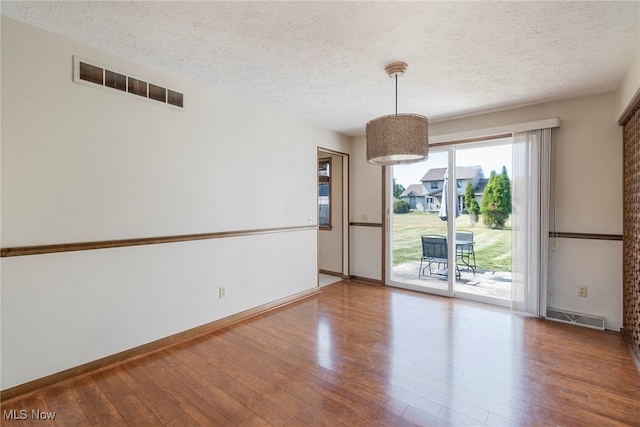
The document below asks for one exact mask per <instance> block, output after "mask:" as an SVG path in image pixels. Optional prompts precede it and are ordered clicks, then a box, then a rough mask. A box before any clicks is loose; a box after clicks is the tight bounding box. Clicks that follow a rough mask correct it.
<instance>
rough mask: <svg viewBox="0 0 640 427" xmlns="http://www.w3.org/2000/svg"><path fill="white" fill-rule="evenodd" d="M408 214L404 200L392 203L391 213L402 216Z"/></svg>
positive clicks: (407, 204)
mask: <svg viewBox="0 0 640 427" xmlns="http://www.w3.org/2000/svg"><path fill="white" fill-rule="evenodd" d="M407 212H409V203H407V202H405V201H404V200H394V201H393V213H397V214H403V213H407Z"/></svg>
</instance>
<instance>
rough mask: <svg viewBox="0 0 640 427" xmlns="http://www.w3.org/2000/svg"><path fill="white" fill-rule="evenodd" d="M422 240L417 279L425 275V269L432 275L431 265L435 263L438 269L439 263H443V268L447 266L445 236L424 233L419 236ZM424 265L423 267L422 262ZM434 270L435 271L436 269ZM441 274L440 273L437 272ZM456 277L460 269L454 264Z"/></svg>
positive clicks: (458, 275)
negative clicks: (424, 234)
mask: <svg viewBox="0 0 640 427" xmlns="http://www.w3.org/2000/svg"><path fill="white" fill-rule="evenodd" d="M421 240H422V257H420V270H419V271H418V279H419V278H420V277H422V276H426V274H425V272H424V271H425V270H426V269H427V268H428V269H429V275H432V274H433V272H432V270H431V265H432V264H434V263H437V265H438V270H440V265H441V264H444V266H445V268H447V263H448V253H449V252H448V249H447V238H446V237H444V236H440V235H435V234H434V235H426V236H421ZM424 263H426V265H425V266H424V267H423V264H424ZM438 270H436V273H437V271H438ZM439 274H441V273H439ZM456 278H457V279H459V278H460V270H458V267H457V266H456Z"/></svg>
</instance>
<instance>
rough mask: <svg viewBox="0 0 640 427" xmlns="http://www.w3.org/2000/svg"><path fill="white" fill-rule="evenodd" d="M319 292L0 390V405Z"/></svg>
mask: <svg viewBox="0 0 640 427" xmlns="http://www.w3.org/2000/svg"><path fill="white" fill-rule="evenodd" d="M321 292H322V289H320V288H317V287H316V288H312V289H309V290H307V291H303V292H299V293H297V294H294V295H291V296H289V297H285V298H281V299H279V300H276V301H274V302H271V303H267V304H263V305H260V306H258V307H255V308H252V309H249V310H246V311H243V312H240V313H236V314H233V315H231V316H228V317H225V318H223V319H219V320H215V321H213V322H210V323H206V324H204V325H201V326H197V327H195V328H192V329H188V330H186V331H183V332H178V333H177V334H174V335H170V336H168V337H165V338H160V339H159V340H156V341H153V342H150V343H147V344H143V345H140V346H138V347H134V348H131V349H129V350H125V351H122V352H120V353H116V354H113V355H111V356H107V357H103V358H101V359H98V360H94V361H92V362H89V363H85V364H83V365H80V366H76V367H73V368H70V369H67V370H64V371H61V372H57V373H55V374H51V375H48V376H46V377H42V378H39V379H36V380H33V381H29V382H27V383H24V384H20V385H17V386H15V387H10V388H8V389H5V390H2V391H0V401H2V402H3V404H4V403H6V402H7V401H8V400H12V399H16V398H22V397H26V396H27V395H29V394H32V393H36V392H38V391H41V390H43V389H45V388H47V387H50V386H52V385H55V384H60V383H62V382H65V381H71V380H73V379H75V378H78V377H79V376H81V375H87V374H93V373H97V372H99V371H102V370H105V369H109V368H112V367H114V366H117V365H120V364H122V363H125V362H129V361H132V360H135V359H138V358H141V357H144V356H148V355H150V354H152V353H156V352H159V351H165V350H167V349H169V348H171V347H174V346H176V345H179V344H182V343H184V342H185V341H188V340H193V339H195V338H198V337H201V336H203V335H206V334H209V333H211V332H214V331H217V330H219V329H222V328H225V327H228V326H231V325H233V324H236V323H239V322H242V321H244V320H248V319H251V318H253V317H256V316H259V315H261V314H265V313H267V312H270V311H273V310H276V309H279V308H282V307H284V306H286V305H289V304H292V303H294V302H297V301H300V300H303V299H305V298H309V297H312V296H314V295H317V294H319V293H321Z"/></svg>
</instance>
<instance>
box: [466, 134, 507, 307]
mask: <svg viewBox="0 0 640 427" xmlns="http://www.w3.org/2000/svg"><path fill="white" fill-rule="evenodd" d="M511 171H512V145H511V139H508V140H506V141H505V140H498V141H494V142H491V143H483V144H478V145H473V144H465V145H462V146H460V147H456V173H457V183H458V186H457V187H458V190H457V191H458V199H459V204H460V212H461V215H460V216H459V217H458V219H457V220H456V243H457V245H456V259H457V263H458V268H459V270H460V280H458V281H456V286H455V292H456V295H458V296H464V297H465V298H467V297H468V298H472V299H482V300H484V301H487V302H492V301H490V300H494V301H493V302H494V303H496V304H499V305H510V302H511V270H512V268H511V259H512V257H511V247H512V243H511V205H512V202H511V178H510V177H511V175H512V174H511ZM464 240H468V241H470V242H472V243H471V244H468V245H464V244H462V243H463V242H464Z"/></svg>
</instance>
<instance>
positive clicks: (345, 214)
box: [316, 146, 350, 284]
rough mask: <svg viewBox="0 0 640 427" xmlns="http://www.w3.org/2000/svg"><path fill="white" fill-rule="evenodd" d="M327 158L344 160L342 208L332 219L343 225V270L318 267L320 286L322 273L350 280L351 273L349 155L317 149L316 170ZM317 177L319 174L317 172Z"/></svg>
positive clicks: (327, 149) (318, 240)
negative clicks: (321, 160)
mask: <svg viewBox="0 0 640 427" xmlns="http://www.w3.org/2000/svg"><path fill="white" fill-rule="evenodd" d="M327 156H337V157H341V158H342V171H341V172H342V207H341V210H340V215H339V217H338V218H333V217H332V222H333V221H339V222H340V223H341V224H342V235H341V248H340V250H341V252H342V254H341V259H342V268H341V271H339V272H330V271H323V270H320V268H319V267H318V284H319V283H320V279H319V275H320V273H321V272H322V273H325V274H332V275H338V274H339V275H340V277H341V278H342V279H348V278H349V277H350V272H349V228H350V227H349V200H350V197H349V154H348V153H344V152H341V151H336V150H332V149H330V148H325V147H320V146H318V147H317V155H316V170H317V165H318V162H319V161H320V159H321V158H325V157H327ZM316 175H317V172H316ZM316 181H317V182H316V212H318V210H319V204H318V197H317V196H318V184H319V181H318V178H317V177H316ZM330 194H331V195H330V197H333V192H331V193H330ZM321 232H322V230H320V227H318V235H317V236H318V238H317V244H318V249H317V254H318V255H317V256H318V258H319V256H320V233H321Z"/></svg>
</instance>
